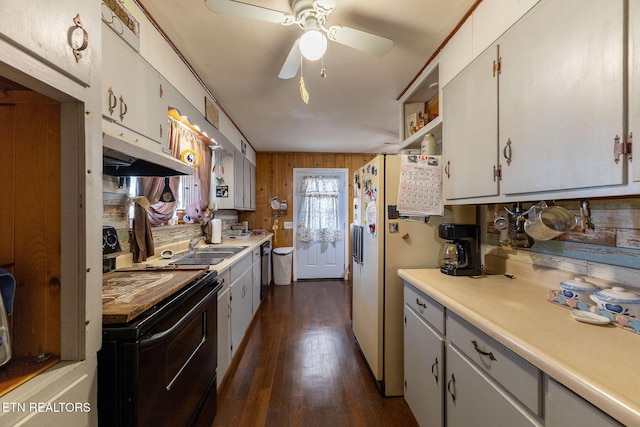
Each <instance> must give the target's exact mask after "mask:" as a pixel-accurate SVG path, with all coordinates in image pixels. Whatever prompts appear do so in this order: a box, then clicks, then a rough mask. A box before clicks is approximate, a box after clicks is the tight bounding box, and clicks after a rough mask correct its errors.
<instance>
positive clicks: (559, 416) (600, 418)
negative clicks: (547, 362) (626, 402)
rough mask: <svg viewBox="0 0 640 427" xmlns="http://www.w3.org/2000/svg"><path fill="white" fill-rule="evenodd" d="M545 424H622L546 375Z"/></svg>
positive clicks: (558, 426)
mask: <svg viewBox="0 0 640 427" xmlns="http://www.w3.org/2000/svg"><path fill="white" fill-rule="evenodd" d="M546 383H547V388H546V394H545V405H544V407H545V426H546V427H565V426H571V425H575V426H580V427H605V426H622V424H620V423H619V422H617V421H616V420H614V419H613V418H611V417H610V416H608V415H607V414H605V413H604V412H602V411H601V410H600V409H598V408H596V407H595V406H593V405H592V404H590V403H589V402H587V401H586V400H584V399H583V398H581V397H580V396H578V395H576V394H574V393H573V392H572V391H570V390H568V389H566V388H565V387H564V386H562V385H560V384H558V383H557V382H555V381H554V380H552V379H551V378H549V377H546Z"/></svg>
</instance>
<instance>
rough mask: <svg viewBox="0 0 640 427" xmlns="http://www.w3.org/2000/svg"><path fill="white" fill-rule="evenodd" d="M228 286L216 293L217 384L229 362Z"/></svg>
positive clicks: (229, 321) (229, 320)
mask: <svg viewBox="0 0 640 427" xmlns="http://www.w3.org/2000/svg"><path fill="white" fill-rule="evenodd" d="M229 295H230V291H229V288H226V289H224V290H223V291H222V292H221V293H219V294H218V377H217V379H218V384H217V386H220V383H221V382H222V379H223V378H224V374H225V373H226V372H227V369H229V365H230V364H231V319H230V306H229Z"/></svg>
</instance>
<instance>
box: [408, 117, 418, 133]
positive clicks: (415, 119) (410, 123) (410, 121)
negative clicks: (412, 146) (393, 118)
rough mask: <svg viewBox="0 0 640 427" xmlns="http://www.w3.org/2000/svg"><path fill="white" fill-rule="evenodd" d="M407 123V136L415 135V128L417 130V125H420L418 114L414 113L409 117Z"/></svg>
mask: <svg viewBox="0 0 640 427" xmlns="http://www.w3.org/2000/svg"><path fill="white" fill-rule="evenodd" d="M406 122H407V127H406V130H405V135H406V136H407V137H409V136H411V135H413V134H414V132H413V128H415V127H416V125H417V124H418V113H413V114H411V115H409V116H407V118H406Z"/></svg>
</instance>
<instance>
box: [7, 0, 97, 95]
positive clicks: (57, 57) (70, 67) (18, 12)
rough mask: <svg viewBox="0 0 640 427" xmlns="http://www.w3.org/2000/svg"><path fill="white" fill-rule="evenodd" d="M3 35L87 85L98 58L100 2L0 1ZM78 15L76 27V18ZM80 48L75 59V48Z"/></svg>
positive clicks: (62, 0)
mask: <svg viewBox="0 0 640 427" xmlns="http://www.w3.org/2000/svg"><path fill="white" fill-rule="evenodd" d="M0 10H2V16H3V19H2V25H0V35H2V36H3V37H6V38H8V39H10V40H12V41H13V42H14V43H15V44H17V45H19V46H20V47H22V48H23V49H24V50H26V51H28V52H30V53H31V54H32V55H34V56H36V57H38V58H40V59H42V60H44V61H45V62H47V63H49V64H51V65H53V67H54V68H56V69H58V70H59V71H61V72H63V73H64V74H66V75H67V76H69V77H71V78H73V79H74V80H76V81H78V82H80V83H83V84H84V85H85V86H89V85H90V84H91V65H90V64H91V62H92V61H96V60H99V58H96V55H100V51H99V50H96V49H95V48H94V46H95V41H96V40H98V38H99V37H100V33H99V31H100V12H99V10H100V3H99V2H95V1H77V0H61V1H57V2H51V1H49V0H29V1H19V0H0ZM76 16H78V17H79V19H80V21H79V24H81V25H82V27H79V26H77V24H76V23H75V22H74V18H75V17H76ZM85 36H86V48H85V49H83V50H80V51H79V54H81V55H82V56H81V57H80V58H78V59H77V60H76V55H75V54H74V48H78V49H79V48H82V47H83V44H84V41H85Z"/></svg>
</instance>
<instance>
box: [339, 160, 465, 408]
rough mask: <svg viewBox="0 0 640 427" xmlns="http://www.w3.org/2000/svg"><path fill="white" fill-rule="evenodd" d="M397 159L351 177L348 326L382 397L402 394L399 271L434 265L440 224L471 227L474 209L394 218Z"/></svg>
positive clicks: (378, 162) (369, 166)
mask: <svg viewBox="0 0 640 427" xmlns="http://www.w3.org/2000/svg"><path fill="white" fill-rule="evenodd" d="M401 160H402V159H401V156H400V155H379V156H377V157H375V158H374V159H373V160H371V161H370V162H369V163H367V164H366V165H364V166H363V167H361V168H359V169H358V170H357V171H356V173H355V174H354V201H353V209H354V223H353V225H352V266H353V299H352V328H353V333H354V335H355V338H356V340H357V342H358V346H359V347H360V350H361V351H362V354H363V355H364V357H365V359H366V361H367V363H368V365H369V368H370V370H371V372H372V374H373V376H374V378H375V381H376V384H377V386H378V389H379V391H380V393H381V394H382V395H384V396H401V395H403V390H404V389H403V381H404V366H403V356H404V353H403V344H404V340H403V334H404V329H403V300H404V296H403V295H404V293H403V281H402V279H401V278H400V277H398V275H397V270H398V269H399V268H429V267H437V266H438V252H439V251H440V247H441V243H442V239H440V238H439V237H438V225H439V224H440V223H443V222H452V223H467V224H468V223H472V224H475V223H476V216H475V208H474V207H470V206H456V207H448V206H445V214H444V216H430V217H429V221H428V223H425V222H424V221H422V222H420V221H416V220H415V219H412V220H411V219H402V218H398V217H397V211H396V210H395V207H396V205H397V199H398V186H399V184H400V167H401Z"/></svg>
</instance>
